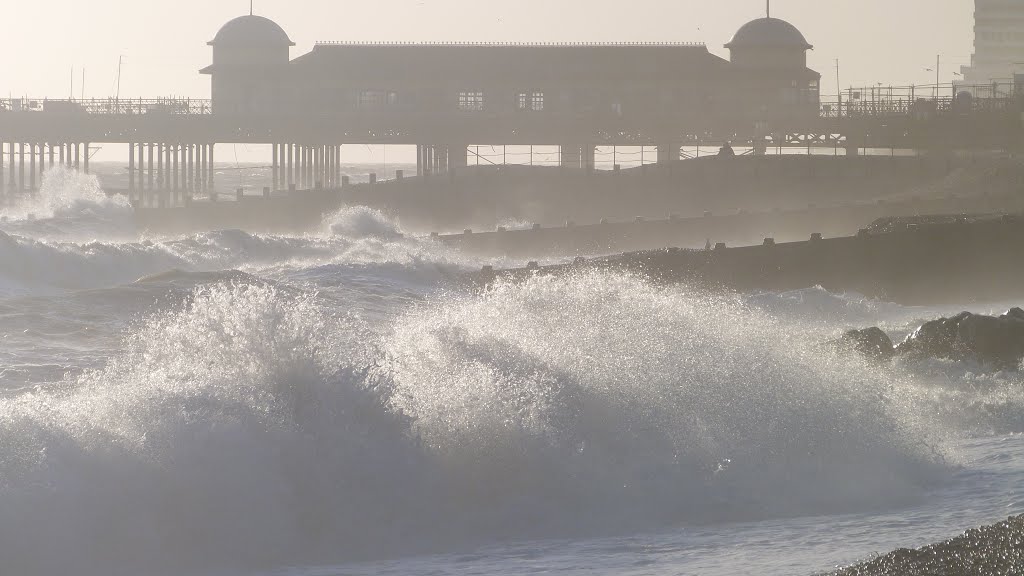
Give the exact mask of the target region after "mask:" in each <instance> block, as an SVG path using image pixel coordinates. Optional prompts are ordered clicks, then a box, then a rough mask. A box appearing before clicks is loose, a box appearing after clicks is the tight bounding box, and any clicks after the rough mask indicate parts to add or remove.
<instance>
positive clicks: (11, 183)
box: [7, 142, 17, 192]
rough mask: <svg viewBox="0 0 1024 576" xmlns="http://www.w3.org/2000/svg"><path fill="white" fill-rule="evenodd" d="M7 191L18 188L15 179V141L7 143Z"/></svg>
mask: <svg viewBox="0 0 1024 576" xmlns="http://www.w3.org/2000/svg"><path fill="white" fill-rule="evenodd" d="M7 167H8V170H7V172H8V174H7V192H13V191H14V190H16V189H17V185H16V184H15V179H14V172H15V170H14V142H9V143H8V144H7Z"/></svg>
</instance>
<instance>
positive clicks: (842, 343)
mask: <svg viewBox="0 0 1024 576" xmlns="http://www.w3.org/2000/svg"><path fill="white" fill-rule="evenodd" d="M836 345H837V346H838V348H839V349H840V350H843V351H855V352H858V353H860V354H863V355H864V356H867V357H868V358H871V359H873V360H881V361H885V360H890V359H891V358H892V357H893V354H895V349H894V348H893V345H892V340H891V339H890V338H889V336H888V335H887V334H886V333H885V332H882V330H881V328H877V327H876V328H865V329H864V330H850V331H849V332H847V333H845V334H843V336H842V337H841V338H840V339H839V340H837V341H836Z"/></svg>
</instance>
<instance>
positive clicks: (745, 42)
mask: <svg viewBox="0 0 1024 576" xmlns="http://www.w3.org/2000/svg"><path fill="white" fill-rule="evenodd" d="M725 47H726V48H728V49H729V53H730V60H731V61H732V63H733V64H736V65H737V66H742V67H748V68H776V69H797V70H802V69H805V68H807V51H808V50H811V49H813V48H814V46H811V45H810V44H808V43H807V39H806V38H804V35H803V34H802V33H801V32H800V31H799V30H797V28H796V26H793V25H792V24H790V23H789V22H786V21H785V20H779V19H778V18H772V17H770V16H769V17H765V18H758V19H757V20H753V21H751V22H747V23H746V24H744V25H743V27H742V28H740V29H739V31H738V32H736V35H735V36H733V38H732V41H731V42H729V43H728V44H726V45H725Z"/></svg>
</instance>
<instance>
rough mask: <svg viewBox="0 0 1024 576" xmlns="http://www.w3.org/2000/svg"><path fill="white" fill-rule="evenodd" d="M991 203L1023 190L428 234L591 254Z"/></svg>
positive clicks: (732, 239)
mask: <svg viewBox="0 0 1024 576" xmlns="http://www.w3.org/2000/svg"><path fill="white" fill-rule="evenodd" d="M992 208H996V209H1001V210H1010V211H1014V212H1016V211H1020V210H1024V196H1018V195H1015V194H1009V195H1000V196H989V195H985V196H983V197H970V198H968V197H961V196H947V197H942V198H918V197H913V198H905V199H900V200H897V201H875V202H863V203H859V204H844V205H834V206H818V205H813V204H812V205H810V206H806V207H804V208H800V209H792V210H771V211H763V212H746V211H739V212H736V213H732V214H715V213H712V212H707V213H705V214H704V215H702V216H695V217H688V218H687V217H680V216H678V215H674V216H670V217H668V218H660V219H653V220H652V219H646V218H636V219H633V220H627V221H612V220H602V221H601V222H599V223H595V224H586V225H579V224H576V223H573V222H566V223H565V224H564V225H562V226H558V227H553V228H546V227H543V226H541V225H540V224H536V225H534V226H532V227H529V228H525V229H513V230H506V229H499V230H498V231H495V232H473V231H472V230H466V231H464V232H463V233H461V234H440V235H434V236H433V238H435V239H436V240H437V241H440V242H444V243H446V244H449V245H451V246H453V247H458V248H460V249H462V250H464V251H466V252H469V253H474V254H481V255H493V256H509V257H514V258H535V257H559V256H577V255H599V254H610V253H613V252H628V251H633V250H650V249H655V248H662V247H666V246H676V247H681V248H699V247H704V246H705V243H706V242H709V241H710V242H712V243H718V242H726V243H728V244H750V243H755V242H760V241H761V240H762V239H763V238H765V237H772V238H774V239H775V240H776V241H777V242H793V241H797V240H800V239H806V238H809V237H810V235H811V234H813V233H820V234H823V235H825V236H843V235H852V234H855V233H856V232H857V231H858V230H859V229H860V227H861V226H863V224H864V223H865V222H872V221H874V220H876V219H879V218H886V217H908V216H926V215H936V214H950V213H952V214H957V213H967V212H972V211H979V210H981V211H986V210H989V209H992Z"/></svg>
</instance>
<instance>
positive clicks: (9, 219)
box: [0, 166, 135, 238]
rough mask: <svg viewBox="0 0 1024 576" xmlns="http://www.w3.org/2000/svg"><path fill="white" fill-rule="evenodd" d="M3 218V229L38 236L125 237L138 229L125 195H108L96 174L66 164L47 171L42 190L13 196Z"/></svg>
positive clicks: (3, 211)
mask: <svg viewBox="0 0 1024 576" xmlns="http://www.w3.org/2000/svg"><path fill="white" fill-rule="evenodd" d="M0 217H2V218H3V220H4V222H3V225H2V227H3V229H5V230H7V231H10V232H14V233H17V234H22V235H29V236H33V237H37V238H61V237H64V238H75V237H90V238H92V237H104V238H107V237H126V236H130V235H134V232H135V225H134V218H133V215H132V208H131V206H130V205H129V204H128V200H127V199H126V198H124V197H121V196H108V195H107V194H106V193H105V192H104V191H103V189H102V188H101V186H100V183H99V180H98V179H97V178H96V177H95V176H92V175H88V174H83V173H81V172H77V171H75V170H73V169H71V168H67V167H65V166H55V167H54V168H50V169H49V170H47V171H46V172H45V173H44V174H43V180H42V183H41V185H40V187H39V191H38V192H37V193H35V194H25V195H24V196H21V197H14V200H13V202H12V203H11V204H9V205H8V206H6V207H4V208H3V209H2V210H0Z"/></svg>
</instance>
